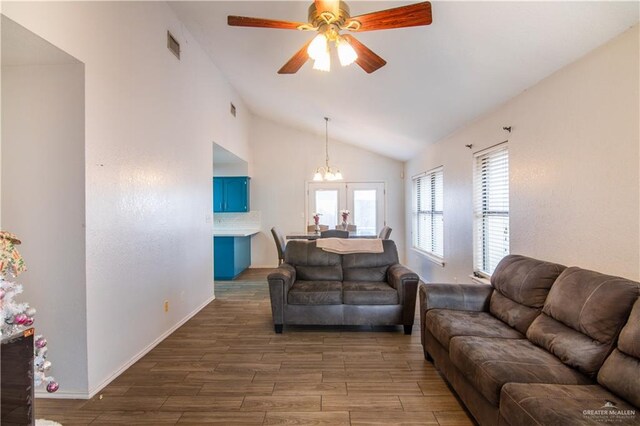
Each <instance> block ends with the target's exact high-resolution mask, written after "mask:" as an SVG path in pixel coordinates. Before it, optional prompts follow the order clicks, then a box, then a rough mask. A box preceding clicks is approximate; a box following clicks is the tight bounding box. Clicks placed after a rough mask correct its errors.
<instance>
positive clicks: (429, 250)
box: [411, 166, 445, 266]
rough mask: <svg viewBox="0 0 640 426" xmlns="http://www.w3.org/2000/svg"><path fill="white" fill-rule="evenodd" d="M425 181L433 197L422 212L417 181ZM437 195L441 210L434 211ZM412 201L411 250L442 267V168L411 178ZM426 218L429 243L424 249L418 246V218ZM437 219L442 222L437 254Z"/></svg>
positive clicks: (435, 168)
mask: <svg viewBox="0 0 640 426" xmlns="http://www.w3.org/2000/svg"><path fill="white" fill-rule="evenodd" d="M438 176H439V181H440V184H441V188H439V189H440V191H438V188H437V187H436V186H437V182H438ZM422 179H425V180H426V181H427V184H429V185H430V186H431V191H432V194H434V195H433V197H432V198H430V199H429V201H428V204H429V206H428V207H429V208H428V209H427V210H423V211H420V210H418V209H419V207H420V206H419V202H418V195H419V194H418V184H419V181H420V180H422ZM438 195H440V196H441V197H442V199H441V200H440V205H442V210H436V209H435V205H437V204H438V202H437V201H435V200H434V199H433V198H435V197H437V196H438ZM412 199H413V209H412V213H413V218H412V237H411V239H412V241H411V246H412V249H413V250H415V251H416V252H418V253H420V254H422V255H423V256H425V257H426V258H427V259H429V260H431V261H433V262H434V263H437V264H439V265H440V266H444V259H445V257H444V251H445V250H444V249H445V248H444V245H445V244H444V223H445V219H444V210H445V209H444V166H438V167H434V168H433V169H430V170H428V171H426V172H424V173H420V174H418V175H416V176H413V177H412ZM423 215H424V216H426V217H427V218H429V219H428V220H429V222H430V223H431V230H432V232H431V239H430V241H428V247H424V246H422V247H421V246H420V245H419V241H418V240H419V235H420V225H419V224H420V217H421V216H423ZM437 218H441V220H442V227H440V228H439V229H440V231H441V235H440V236H439V237H440V241H441V242H442V253H437V252H436V251H435V247H436V246H437V237H436V236H435V233H434V232H433V231H434V230H435V229H438V228H437V227H436V226H435V224H436V220H437Z"/></svg>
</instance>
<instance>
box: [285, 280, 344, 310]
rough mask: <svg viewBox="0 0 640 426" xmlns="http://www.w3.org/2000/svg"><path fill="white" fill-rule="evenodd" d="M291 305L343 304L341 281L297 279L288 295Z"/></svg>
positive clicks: (288, 301)
mask: <svg viewBox="0 0 640 426" xmlns="http://www.w3.org/2000/svg"><path fill="white" fill-rule="evenodd" d="M287 303H289V304H290V305H341V304H342V283H341V282H340V281H296V282H295V283H293V286H291V290H289V294H288V295H287Z"/></svg>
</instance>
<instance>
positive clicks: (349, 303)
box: [268, 240, 419, 334]
mask: <svg viewBox="0 0 640 426" xmlns="http://www.w3.org/2000/svg"><path fill="white" fill-rule="evenodd" d="M382 244H383V248H384V253H375V254H374V253H358V254H344V255H341V254H335V253H329V252H326V251H324V250H322V249H320V248H317V247H316V242H315V241H298V240H293V241H290V242H289V243H288V244H287V247H286V251H285V261H284V263H283V264H282V265H280V266H279V267H278V268H277V269H276V270H274V271H273V272H272V273H271V274H269V277H268V280H269V293H270V296H271V312H272V314H273V324H274V328H275V331H276V333H281V332H282V328H283V325H284V324H298V325H400V324H401V325H403V326H404V332H405V334H411V328H412V327H413V321H414V316H415V304H416V291H417V286H418V281H419V279H418V276H417V275H416V274H415V273H413V272H411V271H410V270H409V269H407V268H406V267H404V266H402V265H400V264H399V263H398V251H397V249H396V245H395V243H394V242H393V241H392V240H383V241H382Z"/></svg>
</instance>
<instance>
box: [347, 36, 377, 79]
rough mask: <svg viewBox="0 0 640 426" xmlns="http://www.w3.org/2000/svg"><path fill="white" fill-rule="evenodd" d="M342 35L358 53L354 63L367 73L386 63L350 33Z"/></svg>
mask: <svg viewBox="0 0 640 426" xmlns="http://www.w3.org/2000/svg"><path fill="white" fill-rule="evenodd" d="M342 37H344V38H345V39H346V40H347V41H348V42H349V44H350V45H351V47H353V49H354V50H355V51H356V53H357V54H358V59H356V64H358V65H360V68H362V69H363V70H365V71H366V72H367V73H369V74H371V73H372V72H374V71H376V70H378V69H379V68H382V67H383V66H385V65H386V64H387V61H385V60H384V59H382V58H381V57H380V56H378V55H376V54H375V53H373V51H372V50H371V49H369V48H368V47H367V46H365V45H364V44H362V43H360V42H359V41H358V40H357V39H356V38H355V37H354V36H352V35H350V34H344V35H343V36H342Z"/></svg>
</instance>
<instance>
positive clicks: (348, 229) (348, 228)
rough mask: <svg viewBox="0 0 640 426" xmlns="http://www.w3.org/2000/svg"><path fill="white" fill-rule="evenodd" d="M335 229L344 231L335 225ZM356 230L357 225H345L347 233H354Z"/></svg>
mask: <svg viewBox="0 0 640 426" xmlns="http://www.w3.org/2000/svg"><path fill="white" fill-rule="evenodd" d="M335 229H338V230H341V231H344V228H343V226H342V225H336V227H335ZM357 230H358V226H357V225H347V231H349V232H356V231H357Z"/></svg>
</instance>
